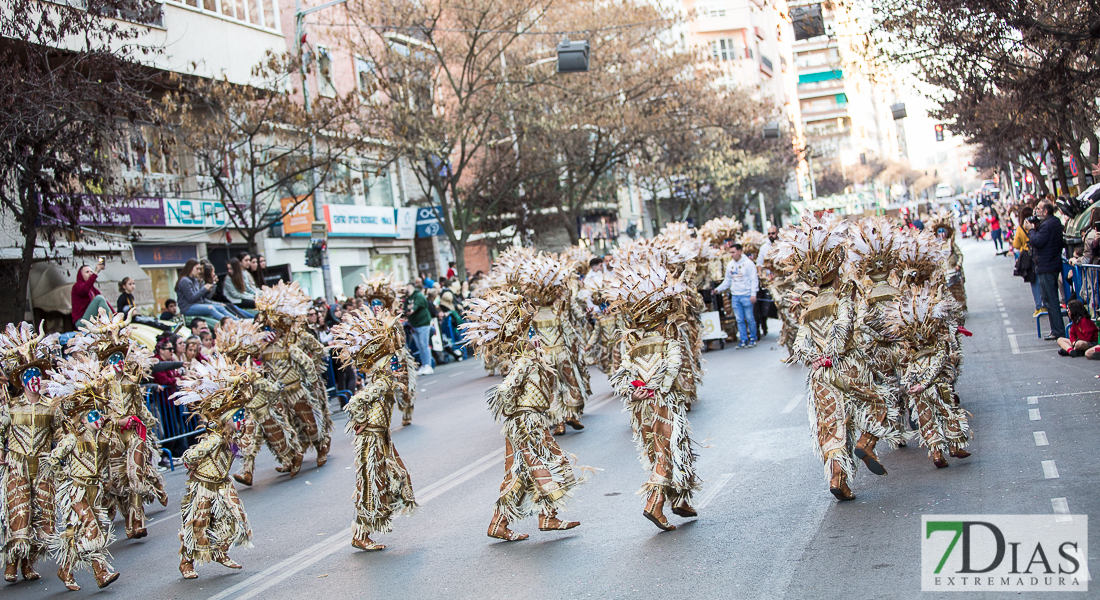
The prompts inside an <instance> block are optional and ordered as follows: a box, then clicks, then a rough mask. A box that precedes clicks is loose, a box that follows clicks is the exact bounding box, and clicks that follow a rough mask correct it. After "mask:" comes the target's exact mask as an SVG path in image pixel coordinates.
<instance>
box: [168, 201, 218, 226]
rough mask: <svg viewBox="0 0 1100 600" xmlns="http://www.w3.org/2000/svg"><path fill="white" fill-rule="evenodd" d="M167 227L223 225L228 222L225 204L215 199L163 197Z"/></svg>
mask: <svg viewBox="0 0 1100 600" xmlns="http://www.w3.org/2000/svg"><path fill="white" fill-rule="evenodd" d="M164 216H165V223H166V225H167V226H168V227H223V226H225V225H227V224H228V223H229V217H228V216H227V215H226V214H225V205H224V204H222V203H221V202H218V201H217V200H188V199H184V198H165V199H164Z"/></svg>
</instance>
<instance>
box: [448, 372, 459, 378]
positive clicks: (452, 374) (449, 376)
mask: <svg viewBox="0 0 1100 600" xmlns="http://www.w3.org/2000/svg"><path fill="white" fill-rule="evenodd" d="M461 374H462V373H451V374H450V375H448V376H447V378H448V379H449V378H451V377H458V376H459V375H461Z"/></svg>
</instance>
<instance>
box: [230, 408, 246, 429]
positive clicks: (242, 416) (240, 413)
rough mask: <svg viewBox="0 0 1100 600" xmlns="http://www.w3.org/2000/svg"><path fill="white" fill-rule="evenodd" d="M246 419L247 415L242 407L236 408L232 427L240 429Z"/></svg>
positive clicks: (242, 427)
mask: <svg viewBox="0 0 1100 600" xmlns="http://www.w3.org/2000/svg"><path fill="white" fill-rule="evenodd" d="M247 420H248V415H247V414H246V413H245V411H244V409H243V408H239V409H237V412H235V413H233V429H235V430H237V431H242V430H243V429H244V426H245V422H246V421H247Z"/></svg>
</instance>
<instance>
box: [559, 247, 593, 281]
mask: <svg viewBox="0 0 1100 600" xmlns="http://www.w3.org/2000/svg"><path fill="white" fill-rule="evenodd" d="M595 256H596V255H595V254H592V251H591V250H589V249H588V248H585V247H583V246H570V247H568V248H566V249H565V250H563V251H562V253H561V254H560V255H559V256H558V258H559V259H561V262H562V263H564V264H565V266H566V268H567V269H569V270H571V271H573V272H574V273H577V274H578V275H581V276H582V277H583V276H584V275H587V274H588V261H590V260H592V259H593V258H594V257H595Z"/></svg>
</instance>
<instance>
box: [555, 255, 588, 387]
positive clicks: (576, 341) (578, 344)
mask: <svg viewBox="0 0 1100 600" xmlns="http://www.w3.org/2000/svg"><path fill="white" fill-rule="evenodd" d="M558 258H559V260H561V262H562V264H563V265H565V270H566V273H567V275H566V279H565V287H566V293H565V299H564V305H565V306H564V310H563V311H562V312H563V315H564V317H565V318H566V319H568V320H569V327H570V328H571V329H572V330H573V332H574V335H573V336H572V348H571V349H572V352H570V354H569V356H570V358H572V359H573V363H574V367H573V368H574V370H575V371H576V372H577V373H579V374H580V376H581V385H582V386H584V396H585V398H588V397H590V396H591V395H592V378H591V376H590V375H589V374H588V364H589V363H588V358H587V352H586V348H585V342H586V341H587V340H588V339H589V338H590V337H591V336H592V323H591V322H590V321H589V319H588V312H587V311H586V310H585V303H584V300H583V299H582V297H581V290H582V289H583V287H582V286H583V285H584V278H585V276H586V275H588V270H589V261H590V260H592V258H593V256H592V253H591V252H590V251H589V250H588V249H587V248H582V247H580V246H570V247H569V248H566V249H565V250H564V251H563V252H562V253H561V254H560V255H559V257H558Z"/></svg>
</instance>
